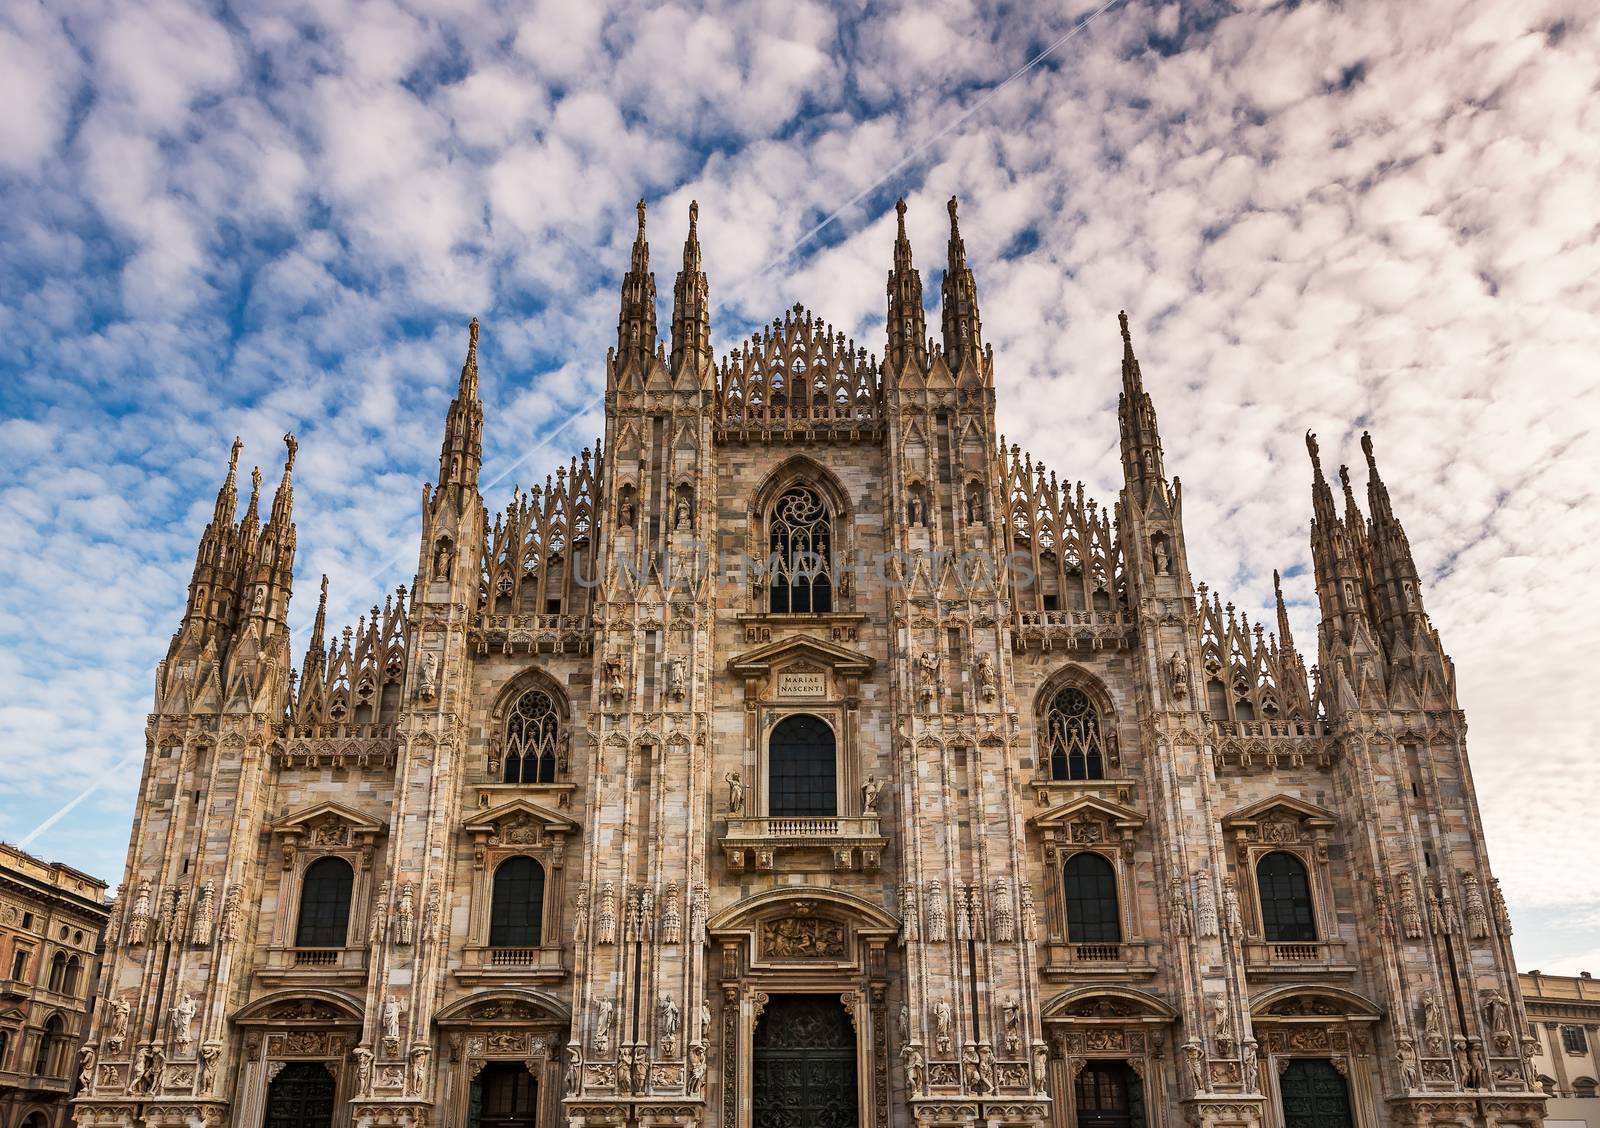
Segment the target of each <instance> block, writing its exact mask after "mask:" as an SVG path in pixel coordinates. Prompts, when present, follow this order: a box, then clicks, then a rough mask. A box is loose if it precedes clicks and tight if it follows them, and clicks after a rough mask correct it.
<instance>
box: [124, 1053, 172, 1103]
mask: <svg viewBox="0 0 1600 1128" xmlns="http://www.w3.org/2000/svg"><path fill="white" fill-rule="evenodd" d="M166 1065H167V1055H166V1054H165V1053H163V1052H162V1050H161V1047H160V1046H154V1047H151V1046H140V1047H139V1052H138V1053H137V1054H135V1055H134V1058H133V1071H132V1073H133V1076H132V1078H131V1079H130V1081H129V1082H128V1091H129V1092H130V1093H153V1092H155V1089H156V1086H157V1085H158V1084H159V1083H160V1081H161V1071H162V1070H163V1069H165V1068H166Z"/></svg>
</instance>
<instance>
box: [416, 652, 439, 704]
mask: <svg viewBox="0 0 1600 1128" xmlns="http://www.w3.org/2000/svg"><path fill="white" fill-rule="evenodd" d="M438 694H439V659H438V657H437V656H436V655H435V654H434V653H433V651H431V650H429V651H426V652H424V653H423V655H422V671H421V675H420V676H419V678H418V680H417V695H418V696H420V697H421V698H422V699H423V700H424V701H432V700H433V699H434V698H435V697H437V696H438Z"/></svg>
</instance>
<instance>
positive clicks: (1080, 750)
mask: <svg viewBox="0 0 1600 1128" xmlns="http://www.w3.org/2000/svg"><path fill="white" fill-rule="evenodd" d="M1045 754H1046V755H1047V756H1048V757H1049V760H1050V778H1051V779H1104V778H1105V775H1106V757H1105V741H1104V739H1103V737H1102V736H1101V734H1100V713H1099V711H1098V710H1097V709H1095V707H1094V702H1092V701H1090V700H1089V695H1088V694H1086V693H1084V692H1083V690H1081V689H1078V688H1077V687H1076V686H1070V685H1069V686H1067V687H1066V688H1065V689H1063V690H1060V691H1058V692H1057V693H1056V695H1055V696H1054V697H1052V698H1051V699H1050V709H1049V712H1048V713H1047V714H1046V716H1045Z"/></svg>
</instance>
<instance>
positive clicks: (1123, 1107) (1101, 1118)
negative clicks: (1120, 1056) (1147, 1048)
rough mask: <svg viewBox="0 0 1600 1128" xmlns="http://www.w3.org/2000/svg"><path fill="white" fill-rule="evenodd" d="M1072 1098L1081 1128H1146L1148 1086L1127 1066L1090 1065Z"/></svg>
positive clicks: (1107, 1062) (1113, 1064)
mask: <svg viewBox="0 0 1600 1128" xmlns="http://www.w3.org/2000/svg"><path fill="white" fill-rule="evenodd" d="M1072 1095H1073V1098H1074V1101H1075V1103H1076V1109H1077V1113H1078V1128H1144V1086H1143V1085H1141V1084H1140V1082H1139V1075H1138V1074H1137V1073H1135V1072H1134V1071H1133V1070H1132V1069H1131V1068H1129V1066H1128V1065H1127V1063H1126V1062H1120V1061H1094V1062H1090V1063H1089V1064H1088V1065H1086V1066H1084V1067H1083V1069H1082V1070H1081V1071H1080V1072H1079V1073H1078V1079H1077V1081H1075V1082H1074V1083H1073V1088H1072Z"/></svg>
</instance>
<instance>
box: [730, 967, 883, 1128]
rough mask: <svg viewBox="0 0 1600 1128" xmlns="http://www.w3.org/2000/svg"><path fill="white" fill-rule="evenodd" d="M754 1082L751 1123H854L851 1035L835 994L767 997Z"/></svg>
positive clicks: (811, 1126)
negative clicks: (753, 1112) (768, 998)
mask: <svg viewBox="0 0 1600 1128" xmlns="http://www.w3.org/2000/svg"><path fill="white" fill-rule="evenodd" d="M754 1081H755V1100H754V1102H753V1103H754V1106H755V1108H754V1111H755V1118H754V1121H753V1124H754V1128H857V1124H858V1121H857V1119H856V1037H855V1031H854V1030H852V1029H851V1026H850V1016H849V1015H848V1014H847V1013H846V1012H845V1009H844V1005H843V1004H842V1003H841V1002H839V999H838V996H836V995H774V996H772V998H771V999H770V1000H769V1001H768V1002H767V1006H766V1009H765V1010H764V1011H762V1014H761V1021H760V1022H758V1023H757V1024H756V1033H755V1070H754Z"/></svg>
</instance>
